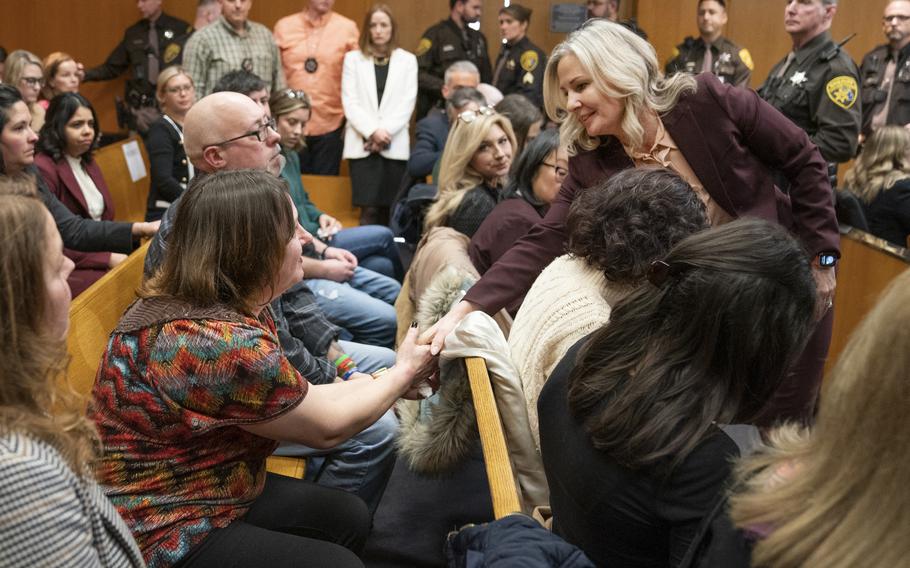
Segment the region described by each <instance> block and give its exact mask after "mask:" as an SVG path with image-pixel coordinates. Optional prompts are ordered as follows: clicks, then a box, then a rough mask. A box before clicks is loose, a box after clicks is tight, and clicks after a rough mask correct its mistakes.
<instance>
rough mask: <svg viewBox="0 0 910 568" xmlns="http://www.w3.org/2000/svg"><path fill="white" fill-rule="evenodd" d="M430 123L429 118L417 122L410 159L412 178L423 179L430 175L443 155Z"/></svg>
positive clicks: (409, 172) (409, 167) (409, 168)
mask: <svg viewBox="0 0 910 568" xmlns="http://www.w3.org/2000/svg"><path fill="white" fill-rule="evenodd" d="M429 121H430V119H429V117H427V118H422V119H420V120H418V121H417V133H416V135H415V138H416V141H415V142H414V148H413V149H411V156H410V157H409V158H408V174H410V175H411V176H412V177H416V178H422V177H426V176H428V175H430V172H432V171H433V165H434V164H436V160H438V159H439V156H440V154H442V148H440V147H439V144H438V143H437V137H436V136H435V135H434V133H433V128H432V125H431V123H430V122H429Z"/></svg>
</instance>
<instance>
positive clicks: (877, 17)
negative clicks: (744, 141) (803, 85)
mask: <svg viewBox="0 0 910 568" xmlns="http://www.w3.org/2000/svg"><path fill="white" fill-rule="evenodd" d="M886 4H887V2H886V1H884V0H872V1H864V2H856V1H853V2H847V1H844V2H840V4H839V6H838V11H837V15H836V16H835V17H834V24H833V25H832V27H831V34H832V36H833V37H834V39H835V41H840V40H841V39H843V38H845V37H847V36H848V35H849V34H851V33H853V32H857V36H856V37H855V38H853V39H852V40H851V41H850V43H848V44H847V45H846V46H845V49H846V50H847V52H848V53H849V54H850V55H851V56H852V57H853V59H854V61H856V62H857V64H858V63H859V61H861V60H862V56H863V55H864V54H865V53H866V52H868V51H870V50H871V49H872V48H873V47H874V46H876V45H878V44H880V43H883V41H884V36H883V34H882V27H881V17H882V12H883V10H884V8H885V5H886ZM696 6H697V0H639V2H638V20H639V23H640V24H641V26H642V27H643V28H644V29H645V30H646V31H647V32H648V35H649V39H650V40H651V43H653V44H654V48H655V49H656V50H657V55H658V57H659V58H660V61H661V65H663V64H664V63H666V61H667V59H668V58H669V57H670V54H671V53H672V51H673V47H674V46H675V45H677V44H678V43H680V42H681V41H682V39H683V38H684V37H686V36H687V35H693V36H694V35H696V34H697V33H698V28H697V27H696V25H695V10H696ZM784 6H785V3H784V2H771V1H768V0H727V14H728V16H729V21H728V23H727V29H726V35H727V36H728V37H730V39H732V40H733V41H736V42H737V43H739V44H741V45H743V46H744V47H746V48H748V49H749V52H750V53H751V54H752V59H753V60H754V61H755V70H754V71H753V73H752V84H751V86H752V87H753V88H755V87H758V86H759V85H760V84H761V83H762V81H764V79H765V77H767V75H768V72H769V71H770V70H771V67H773V66H774V64H775V63H777V61H779V60H780V59H782V58H783V57H784V56H786V54H787V52H788V51H789V50H790V49H791V48H792V44H791V42H790V36H789V35H787V33H786V32H785V31H784Z"/></svg>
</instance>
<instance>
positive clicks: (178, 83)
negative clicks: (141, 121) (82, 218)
mask: <svg viewBox="0 0 910 568" xmlns="http://www.w3.org/2000/svg"><path fill="white" fill-rule="evenodd" d="M156 91H157V92H156V96H157V98H158V106H159V108H160V109H161V118H159V119H158V120H156V121H155V122H153V123H152V124H151V126H149V131H148V134H147V135H146V137H145V148H146V150H147V151H148V155H149V163H150V166H151V168H150V170H151V172H150V173H151V176H152V182H151V188H150V189H149V198H148V206H147V209H146V213H145V220H146V221H157V220H158V219H161V216H162V215H164V212H165V211H166V210H167V208H168V207H170V206H171V203H173V202H174V201H175V200H176V199H177V198H178V197H180V196H181V195H182V194H183V192H184V190H186V186H187V184H188V183H189V182H190V180H191V179H193V175H194V174H195V171H194V170H193V164H191V163H190V161H189V160H188V159H187V157H186V149H185V148H184V146H183V119H184V118H186V113H187V111H189V110H190V107H191V106H193V103H195V102H196V87H194V86H193V78H192V77H190V76H189V75H188V74H187V72H186V70H185V69H184V68H183V67H179V66H176V65H173V66H171V67H167V68H166V69H165V70H164V71H162V72H161V73H159V74H158V82H157V87H156Z"/></svg>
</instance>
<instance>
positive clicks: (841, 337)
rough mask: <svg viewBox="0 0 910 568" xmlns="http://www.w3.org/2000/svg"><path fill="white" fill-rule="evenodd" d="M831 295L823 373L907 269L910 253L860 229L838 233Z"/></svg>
mask: <svg viewBox="0 0 910 568" xmlns="http://www.w3.org/2000/svg"><path fill="white" fill-rule="evenodd" d="M840 249H841V259H840V262H839V264H838V271H837V290H836V292H835V296H834V330H833V334H832V337H831V347H830V348H829V350H828V360H827V362H826V365H825V370H826V371H828V370H830V369H831V368H832V367H833V365H834V363H836V362H837V358H838V356H839V355H840V354H841V352H843V350H844V347H846V346H847V341H848V340H849V339H850V335H851V334H852V333H853V330H855V329H856V327H857V326H858V325H859V323H860V322H861V321H862V320H863V318H864V317H865V316H866V314H867V313H869V311H870V310H871V309H872V307H873V306H874V305H875V303H876V302H877V301H878V298H879V296H880V295H881V293H882V292H883V291H884V290H885V288H887V287H888V285H889V284H890V283H891V281H892V280H894V278H896V277H897V276H898V275H899V274H901V273H902V272H904V271H905V270H907V269H908V268H910V251H908V250H907V249H905V248H903V247H897V246H894V245H892V244H890V243H888V242H887V241H885V240H883V239H880V238H878V237H875V236H873V235H871V234H869V233H866V232H865V231H860V230H859V229H853V228H851V229H849V230H848V231H847V232H846V233H843V234H841V241H840Z"/></svg>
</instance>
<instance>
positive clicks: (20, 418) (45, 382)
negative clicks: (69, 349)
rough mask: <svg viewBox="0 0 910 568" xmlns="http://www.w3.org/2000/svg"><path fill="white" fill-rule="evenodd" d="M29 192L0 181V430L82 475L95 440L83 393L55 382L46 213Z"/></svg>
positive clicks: (58, 362)
mask: <svg viewBox="0 0 910 568" xmlns="http://www.w3.org/2000/svg"><path fill="white" fill-rule="evenodd" d="M23 188H25V189H23ZM28 189H30V188H28V187H27V184H23V183H22V180H21V179H20V180H2V179H0V242H2V243H3V246H2V247H0V361H2V364H0V431H2V432H10V431H13V432H24V433H27V434H30V435H32V436H34V437H36V438H38V439H40V440H42V441H44V442H46V443H48V444H50V445H52V446H53V447H55V448H56V449H57V451H59V452H60V454H61V455H62V456H63V458H64V459H65V460H66V461H67V463H68V464H69V465H70V467H71V468H72V469H73V471H75V472H76V473H77V474H88V472H89V471H90V466H91V463H92V461H93V460H94V458H95V456H96V455H97V451H98V449H99V445H98V437H97V434H96V433H95V429H94V427H93V425H92V424H91V422H89V420H88V419H87V418H86V417H85V409H84V405H83V398H82V397H81V396H80V395H78V394H77V393H76V392H75V391H74V390H73V389H72V388H70V387H69V386H68V385H66V384H65V381H61V380H60V379H61V378H62V377H63V374H64V371H65V370H66V363H67V355H66V345H65V341H64V340H61V339H60V338H57V337H50V336H48V334H47V332H46V325H45V323H44V322H45V318H46V315H45V311H46V308H45V306H46V305H47V298H46V295H47V292H46V290H47V287H46V285H45V282H44V273H45V268H44V263H45V260H46V259H45V254H46V250H47V246H48V245H47V241H48V235H47V231H46V226H47V225H46V223H47V220H46V218H47V215H48V213H47V209H46V208H45V207H44V204H43V203H42V202H41V201H40V199H38V198H35V197H33V196H28V195H23V193H28Z"/></svg>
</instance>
